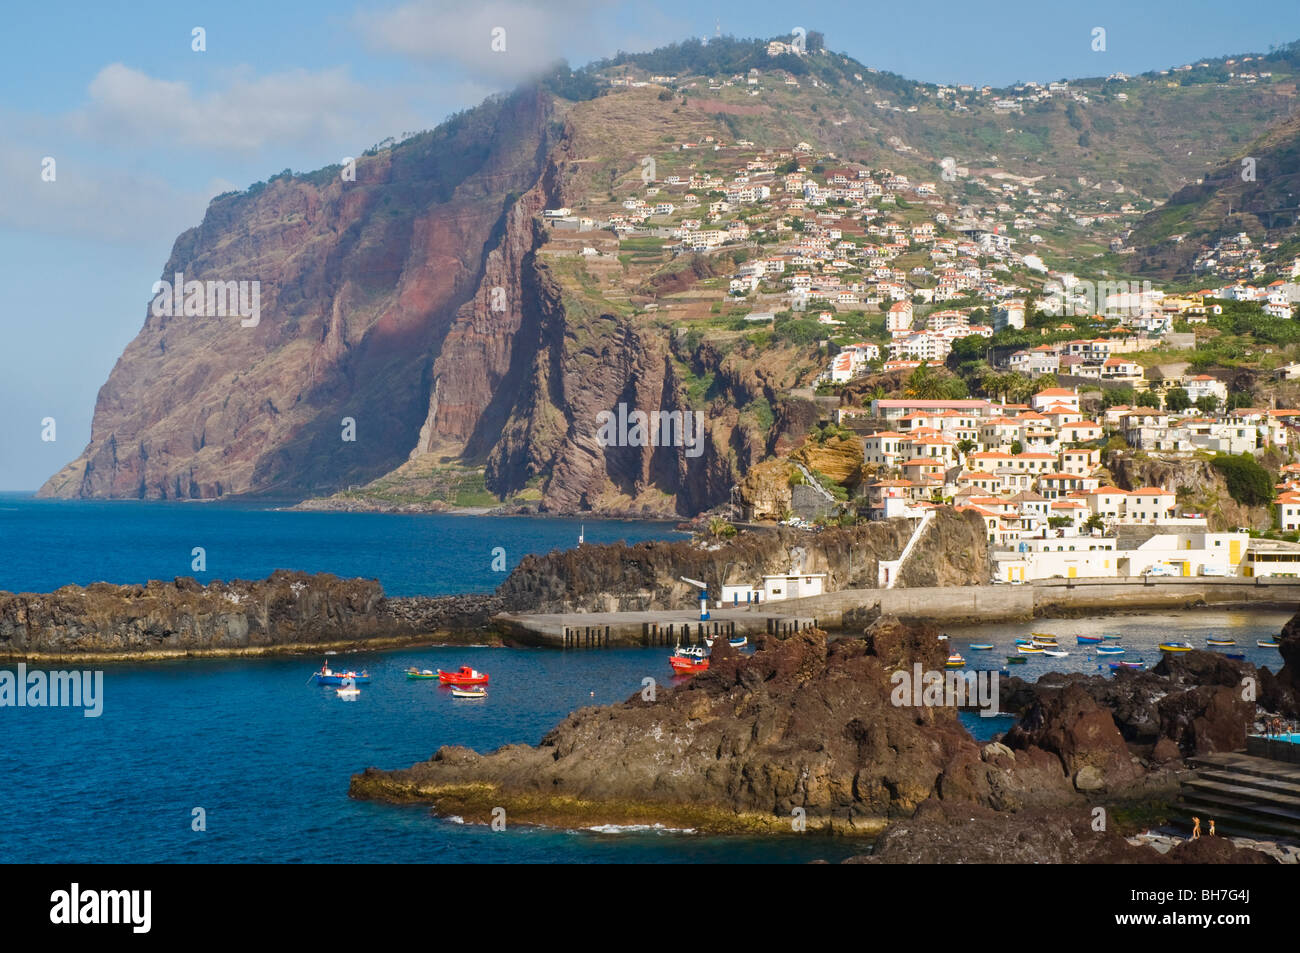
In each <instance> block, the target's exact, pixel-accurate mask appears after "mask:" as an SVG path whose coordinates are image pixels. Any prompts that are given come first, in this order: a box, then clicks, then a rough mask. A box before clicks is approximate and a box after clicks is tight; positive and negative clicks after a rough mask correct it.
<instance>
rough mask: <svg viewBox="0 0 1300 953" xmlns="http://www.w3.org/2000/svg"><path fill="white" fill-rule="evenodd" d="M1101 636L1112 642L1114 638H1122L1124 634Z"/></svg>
mask: <svg viewBox="0 0 1300 953" xmlns="http://www.w3.org/2000/svg"><path fill="white" fill-rule="evenodd" d="M1102 638H1103V639H1105V640H1106V641H1108V642H1113V641H1115V640H1117V639H1122V638H1124V636H1122V635H1103V636H1102Z"/></svg>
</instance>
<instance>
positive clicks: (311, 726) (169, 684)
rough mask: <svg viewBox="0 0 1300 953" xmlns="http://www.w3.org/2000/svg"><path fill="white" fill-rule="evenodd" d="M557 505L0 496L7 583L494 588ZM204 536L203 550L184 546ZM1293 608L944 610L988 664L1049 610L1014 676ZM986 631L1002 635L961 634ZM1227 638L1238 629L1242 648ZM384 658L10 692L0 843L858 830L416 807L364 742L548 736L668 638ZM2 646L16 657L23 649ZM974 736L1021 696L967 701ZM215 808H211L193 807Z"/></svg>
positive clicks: (592, 529) (784, 855)
mask: <svg viewBox="0 0 1300 953" xmlns="http://www.w3.org/2000/svg"><path fill="white" fill-rule="evenodd" d="M578 527H579V524H578V523H577V522H571V521H567V520H549V519H548V520H537V519H524V518H509V519H493V518H482V517H449V516H441V517H440V516H409V517H408V516H393V515H379V514H338V513H329V514H319V513H284V512H274V511H266V510H259V509H256V508H253V507H234V506H227V505H220V506H217V505H193V504H189V505H180V504H172V505H168V504H136V503H62V502H48V503H47V502H36V501H32V500H29V499H25V498H22V497H18V496H13V495H10V496H0V589H7V590H11V591H13V590H19V591H22V590H27V591H38V592H40V591H48V590H50V589H53V588H57V587H58V586H60V585H64V584H66V583H68V582H76V583H87V582H91V581H95V580H108V581H112V582H142V581H144V580H146V579H150V578H164V579H166V578H171V577H172V576H176V575H196V576H197V577H198V578H200V579H201V580H203V579H210V578H234V577H244V578H259V577H262V576H265V575H266V574H267V573H269V572H270V571H271V570H272V569H275V568H291V569H303V570H309V571H317V570H327V571H330V572H335V573H338V574H340V575H344V576H354V575H359V576H367V577H376V578H378V579H380V580H381V581H382V582H383V583H384V586H385V589H386V590H387V591H388V592H390V593H392V594H418V593H424V594H438V593H447V592H465V591H475V590H478V591H487V590H490V589H491V588H493V587H494V586H495V585H496V584H497V583H498V582H499V581H500V579H501V578H502V574H500V573H494V572H492V570H491V551H492V548H493V547H495V546H502V547H504V548H505V549H506V552H507V558H508V561H509V565H510V566H513V565H514V564H515V563H516V562H517V561H518V559H519V558H520V557H521V556H522V555H523V554H524V553H525V552H530V551H531V552H546V551H549V550H550V549H553V548H567V547H569V546H572V545H573V543H574V542H576V539H577V533H578ZM675 535H676V534H674V533H673V532H672V530H671V527H670V526H667V525H662V524H658V525H656V524H645V523H635V522H612V521H601V522H587V523H586V537H587V539H588V540H591V541H606V540H611V541H612V540H617V539H626V540H628V541H629V542H631V541H636V540H639V539H644V538H670V537H673V536H675ZM199 545H202V546H204V547H205V548H206V549H207V554H208V568H209V570H210V571H209V573H207V574H199V573H193V572H192V571H191V570H190V566H189V560H190V550H191V548H192V547H193V546H199ZM1286 618H1287V614H1286V613H1215V612H1195V613H1177V614H1165V615H1143V616H1125V617H1120V618H1115V619H1109V620H1068V621H1055V622H1049V621H1047V620H1039V621H1037V622H1035V623H1033V624H1032V625H1028V624H1026V625H1016V626H982V627H974V628H962V629H956V628H954V629H951V630H950V635H951V636H952V640H953V645H954V647H956V648H957V650H959V651H961V652H962V653H963V654H964V655H966V657H967V659H968V660H971V661H972V663H973V664H975V665H976V666H977V667H985V666H984V665H983V664H982V663H983V662H987V663H989V664H992V663H995V662H996V663H998V664H1000V663H1001V662H1002V661H1003V656H1005V655H1006V654H1009V653H1011V652H1014V649H1013V648H1012V647H1011V645H1012V641H1013V639H1014V638H1016V637H1017V636H1024V635H1027V634H1028V632H1029V631H1031V630H1034V631H1050V632H1054V633H1056V634H1057V635H1058V636H1059V637H1060V640H1061V644H1062V646H1063V647H1065V648H1066V650H1067V651H1069V652H1071V656H1070V658H1067V659H1054V660H1049V659H1044V658H1041V657H1036V658H1034V659H1032V660H1031V661H1030V663H1029V664H1028V665H1024V666H1017V667H1016V668H1014V669H1013V670H1012V671H1014V672H1015V673H1016V674H1019V675H1021V676H1022V677H1027V678H1033V677H1037V676H1038V675H1040V674H1042V672H1043V671H1045V670H1046V669H1047V667H1048V663H1051V665H1052V667H1055V668H1063V669H1064V668H1075V669H1082V670H1095V666H1096V664H1097V661H1096V657H1095V655H1092V657H1091V658H1089V657H1088V656H1089V655H1090V654H1091V653H1086V652H1085V651H1084V647H1079V646H1075V645H1074V644H1073V641H1074V640H1073V636H1074V634H1075V633H1077V632H1084V633H1087V632H1093V631H1121V632H1122V633H1123V634H1124V638H1123V640H1122V641H1121V643H1120V644H1122V645H1125V646H1128V647H1130V648H1131V649H1132V654H1129V655H1125V656H1121V657H1122V658H1130V657H1134V656H1140V657H1142V658H1144V659H1147V660H1148V661H1154V660H1155V659H1156V658H1157V656H1158V653H1157V651H1156V650H1155V644H1156V642H1157V641H1159V640H1160V639H1164V638H1184V639H1187V640H1189V641H1191V642H1192V643H1193V644H1194V645H1198V646H1199V645H1202V644H1203V642H1204V637H1205V635H1207V634H1210V633H1211V632H1213V633H1215V634H1222V633H1225V632H1231V633H1232V634H1233V635H1234V636H1235V637H1236V638H1237V639H1238V641H1239V646H1238V647H1237V648H1238V649H1239V650H1241V651H1243V652H1244V653H1245V654H1246V655H1247V657H1248V658H1249V659H1251V660H1252V661H1255V662H1259V663H1265V664H1270V665H1271V666H1272V667H1273V668H1274V669H1275V670H1276V668H1277V665H1278V662H1279V661H1280V659H1279V657H1278V655H1277V651H1276V650H1275V649H1267V650H1265V649H1256V648H1255V645H1254V641H1255V639H1256V638H1262V637H1264V636H1269V635H1274V634H1276V633H1277V632H1278V631H1279V630H1280V628H1281V626H1282V624H1283V623H1284V622H1285V621H1286ZM972 641H991V642H994V643H995V644H996V645H997V647H998V648H997V651H996V652H990V653H981V652H970V651H968V649H967V646H968V645H969V643H970V642H972ZM1236 650H1237V649H1234V650H1233V651H1236ZM345 659H346V662H347V664H348V665H351V666H365V667H367V668H368V669H369V671H370V673H371V675H372V676H373V679H372V681H371V682H370V684H368V685H365V686H363V687H362V691H361V697H360V698H359V699H358V700H357V701H355V702H344V701H341V700H340V699H339V698H338V697H337V696H336V695H335V693H334V691H333V690H332V689H324V688H319V687H316V686H315V685H312V684H308V677H309V675H310V674H311V672H312V671H313V670H314V668H315V667H316V666H318V665H319V664H320V659H318V658H301V657H300V658H295V659H256V660H234V659H229V660H222V659H215V660H205V661H175V662H162V663H150V664H138V665H110V666H105V668H104V710H103V714H102V716H101V717H99V718H85V717H83V715H82V712H81V711H80V710H78V709H41V708H22V709H18V708H0V741H2V743H0V779H3V782H4V783H3V784H0V817H2V818H3V819H4V823H3V824H2V825H0V856H3V857H4V859H5V860H8V861H35V862H58V861H90V862H130V861H139V862H163V861H178V862H192V861H197V862H215V863H224V862H239V861H253V862H300V861H305V862H325V863H328V862H353V861H375V862H420V861H433V862H448V863H455V862H539V863H562V862H592V863H601V862H624V863H658V862H680V861H722V862H801V861H807V860H811V859H815V858H825V859H828V860H838V859H842V858H843V857H845V856H848V855H849V854H851V853H857V852H860V851H861V849H862V845H861V844H859V843H854V842H846V841H843V840H837V839H831V838H824V837H820V836H817V835H813V834H807V835H802V836H794V835H791V836H790V837H782V838H713V837H703V836H699V835H693V834H686V833H679V832H664V831H659V832H653V831H651V832H621V833H602V832H594V831H547V830H539V829H528V828H522V827H520V828H508V829H507V830H505V831H502V832H494V831H491V830H490V829H488V828H485V827H476V826H467V825H461V824H456V823H454V822H451V821H448V820H442V819H439V818H435V817H433V816H431V815H430V814H429V812H428V811H427V810H426V809H425V808H421V807H393V806H390V805H376V804H368V803H362V802H355V801H352V800H349V798H348V797H347V788H348V779H349V776H350V775H351V774H352V773H354V772H356V771H360V770H362V769H363V768H365V767H367V766H369V765H375V766H378V767H384V768H395V767H406V766H408V765H410V764H412V763H414V762H416V761H420V760H424V759H426V758H428V757H429V756H430V755H431V754H433V752H434V751H435V750H436V749H437V748H438V747H439V746H440V745H443V744H462V745H467V746H469V747H472V748H475V749H477V750H481V751H486V750H491V749H494V748H496V747H499V746H500V745H503V744H508V743H517V742H526V743H531V744H535V743H537V742H538V741H539V740H540V739H541V737H542V736H543V735H544V734H545V733H546V732H547V731H549V730H550V729H551V728H552V727H554V725H555V724H556V723H557V722H559V721H560V720H562V719H563V718H564V717H565V716H566V715H567V714H569V713H570V712H571V711H573V710H574V709H575V708H578V707H581V706H583V705H597V704H608V703H610V702H614V701H620V700H623V699H626V698H628V697H629V696H631V695H633V694H634V693H636V692H637V691H639V690H640V686H641V679H642V678H644V677H645V676H647V675H650V676H653V677H655V678H656V679H658V680H659V681H660V683H661V684H668V683H670V682H671V678H672V676H671V673H670V671H669V669H668V666H667V663H666V652H665V650H664V649H662V648H658V649H610V650H603V651H586V652H571V653H562V652H555V651H544V650H524V649H489V648H446V649H423V650H407V651H400V652H388V653H369V654H358V655H350V656H346V657H336V659H335V662H336V663H341V662H343V661H344V660H345ZM462 664H468V665H474V666H475V667H477V668H480V669H484V670H487V671H488V672H490V674H491V676H492V682H491V687H490V691H489V696H488V698H486V699H482V700H453V699H452V698H451V697H450V695H449V694H448V693H447V692H446V690H445V689H441V688H439V687H437V686H436V685H431V684H430V683H428V682H423V681H418V682H410V681H408V680H407V679H406V678H405V676H404V671H405V669H406V668H407V667H408V666H410V665H417V666H418V667H421V668H424V667H441V668H450V667H456V666H459V665H462ZM9 667H10V668H12V666H9ZM962 720H963V722H964V723H965V724H966V725H967V727H968V728H969V729H970V730H971V732H972V733H973V734H974V735H975V737H976V738H978V739H980V740H987V739H989V738H991V737H993V736H994V735H995V734H996V733H999V732H1002V731H1005V730H1006V729H1007V728H1008V727H1009V726H1010V720H1009V719H1005V718H988V719H982V718H979V717H978V716H976V715H972V714H965V713H963V715H962ZM196 807H201V808H203V809H204V810H205V811H206V817H207V831H206V832H195V831H193V830H191V820H192V816H193V815H192V811H193V809H194V808H196Z"/></svg>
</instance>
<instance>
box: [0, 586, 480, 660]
mask: <svg viewBox="0 0 1300 953" xmlns="http://www.w3.org/2000/svg"><path fill="white" fill-rule="evenodd" d="M499 609H500V601H499V600H498V599H497V598H496V597H495V596H490V595H466V596H447V597H443V598H413V599H389V598H386V597H385V596H384V591H383V588H382V587H381V586H380V585H379V583H378V582H376V581H375V580H373V579H340V578H339V577H337V576H333V575H330V574H329V573H320V574H316V575H311V574H308V573H300V572H287V571H283V570H281V571H277V572H275V573H272V574H271V576H270V577H268V578H267V579H264V580H259V581H255V582H248V581H244V580H235V581H233V582H228V583H227V582H220V581H217V582H211V583H208V584H207V585H201V584H199V583H198V582H197V581H195V580H194V579H192V578H188V577H180V578H177V579H175V580H173V581H172V582H157V581H152V582H149V583H147V584H145V585H143V586H118V585H112V584H110V583H94V584H92V585H89V586H84V587H83V586H64V587H63V588H62V589H57V590H55V591H54V592H51V593H48V594H34V593H17V594H15V593H8V592H4V593H0V657H8V658H40V657H54V656H84V657H87V658H93V657H95V656H119V657H128V656H129V657H150V656H163V655H169V654H185V653H193V654H220V653H223V652H243V651H258V650H275V649H296V650H301V649H307V648H310V647H312V646H316V645H322V646H324V645H336V644H340V643H357V644H365V643H367V642H371V643H375V642H382V641H383V640H386V639H400V638H403V637H415V636H428V635H433V634H435V633H464V632H482V631H483V630H485V628H486V626H487V625H488V622H489V620H490V618H491V616H492V614H493V613H495V612H497V611H499Z"/></svg>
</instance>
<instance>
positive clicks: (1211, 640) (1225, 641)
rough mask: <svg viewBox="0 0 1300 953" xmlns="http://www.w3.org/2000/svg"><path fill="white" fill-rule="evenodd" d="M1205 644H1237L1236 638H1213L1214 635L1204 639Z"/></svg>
mask: <svg viewBox="0 0 1300 953" xmlns="http://www.w3.org/2000/svg"><path fill="white" fill-rule="evenodd" d="M1205 644H1206V645H1236V644H1237V640H1236V639H1216V638H1214V636H1210V637H1209V638H1208V639H1206V640H1205Z"/></svg>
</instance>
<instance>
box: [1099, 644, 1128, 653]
mask: <svg viewBox="0 0 1300 953" xmlns="http://www.w3.org/2000/svg"><path fill="white" fill-rule="evenodd" d="M1097 654H1098V655H1123V654H1124V650H1123V649H1122V648H1120V647H1119V646H1118V645H1099V646H1097Z"/></svg>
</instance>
